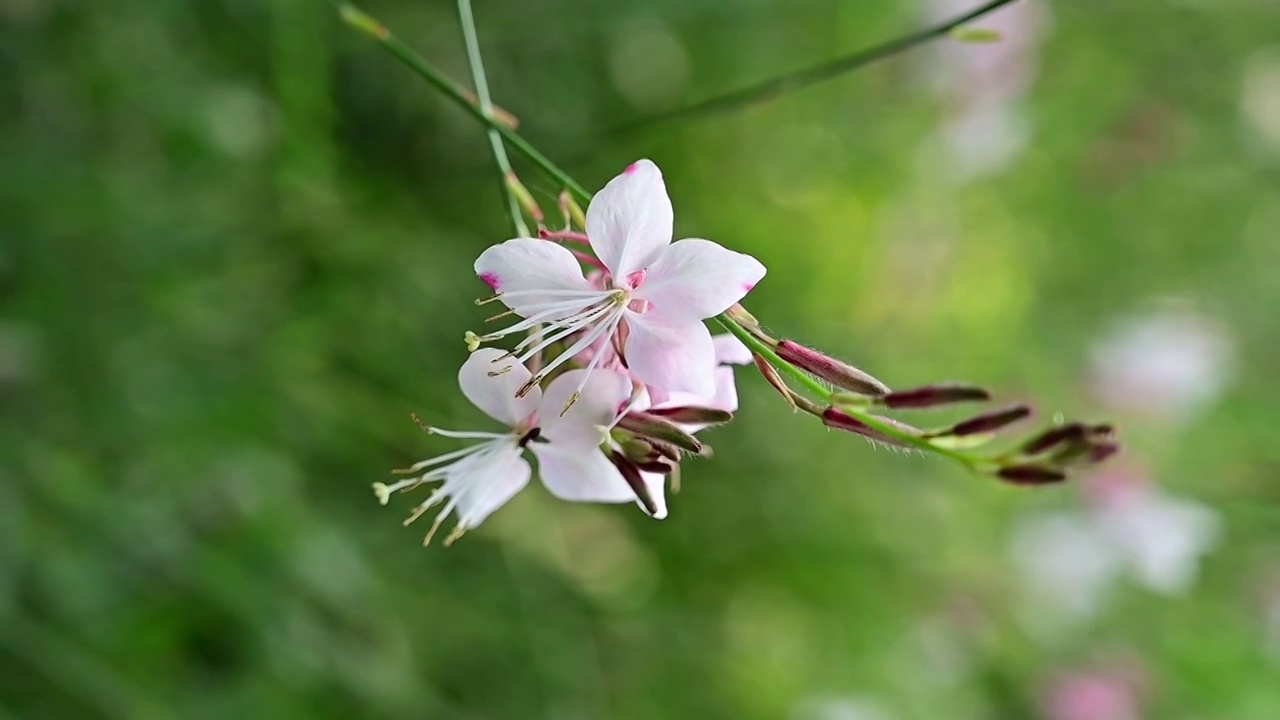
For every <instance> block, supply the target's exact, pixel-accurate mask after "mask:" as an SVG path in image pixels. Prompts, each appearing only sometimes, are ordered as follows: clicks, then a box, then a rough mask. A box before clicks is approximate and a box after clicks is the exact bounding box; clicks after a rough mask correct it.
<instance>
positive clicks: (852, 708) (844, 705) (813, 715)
mask: <svg viewBox="0 0 1280 720" xmlns="http://www.w3.org/2000/svg"><path fill="white" fill-rule="evenodd" d="M790 716H791V718H792V720H890V718H892V717H893V716H892V715H890V714H889V713H888V711H886V710H885V709H884V708H883V707H881V705H880V704H879V703H877V702H875V701H873V700H870V699H868V698H865V697H860V696H856V695H811V696H809V697H806V698H804V699H803V700H801V701H800V702H799V703H798V704H797V705H796V707H795V709H794V710H793V711H792V712H791V713H790Z"/></svg>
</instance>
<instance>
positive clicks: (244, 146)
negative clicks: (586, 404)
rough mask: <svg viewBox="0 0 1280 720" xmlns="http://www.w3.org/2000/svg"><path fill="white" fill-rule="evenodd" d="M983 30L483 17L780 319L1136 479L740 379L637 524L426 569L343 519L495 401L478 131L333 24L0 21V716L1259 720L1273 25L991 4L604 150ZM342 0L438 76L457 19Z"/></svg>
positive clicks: (1274, 194) (364, 526)
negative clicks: (1018, 476) (916, 427)
mask: <svg viewBox="0 0 1280 720" xmlns="http://www.w3.org/2000/svg"><path fill="white" fill-rule="evenodd" d="M970 4H975V5H976V4H977V2H976V0H970V2H967V3H966V2H960V1H959V0H955V1H950V0H947V1H944V0H933V1H932V2H928V3H926V2H924V0H914V1H911V2H906V1H900V2H868V3H837V2H831V1H820V0H795V1H792V2H781V1H778V0H742V1H740V2H720V1H714V0H680V1H679V2H677V1H676V0H659V1H656V2H642V1H641V0H618V1H617V2H594V3H592V2H586V1H585V0H542V1H541V2H536V3H528V2H515V1H514V0H481V1H479V2H477V3H476V5H477V7H476V15H477V23H478V26H479V31H480V36H481V39H482V44H483V47H484V51H485V54H486V60H487V63H488V70H489V75H490V78H491V84H492V88H493V92H494V95H495V98H496V99H497V102H498V103H499V104H500V105H502V106H504V107H505V108H507V109H509V110H511V111H512V112H514V113H515V114H517V115H518V116H519V117H520V119H521V121H522V126H521V132H522V133H523V134H524V135H525V136H526V137H528V138H530V139H531V140H532V141H533V142H534V143H535V144H536V145H538V146H539V147H540V148H542V149H543V150H544V151H545V152H547V153H548V154H549V155H550V156H551V157H553V158H556V159H563V160H565V162H566V163H569V164H570V170H571V171H572V172H573V173H574V175H575V176H576V177H577V178H578V179H579V180H580V181H581V182H582V183H583V184H584V185H586V186H587V187H588V188H592V189H594V188H598V187H599V186H600V185H601V184H603V182H605V181H606V180H607V179H608V178H610V177H612V176H613V175H614V174H616V173H617V172H618V171H619V170H620V169H621V168H622V167H623V166H625V165H626V164H627V163H629V162H631V161H632V160H634V159H636V158H638V157H650V158H652V159H654V160H655V161H656V162H657V163H658V164H659V165H660V166H661V167H662V168H663V170H664V172H665V175H666V179H667V184H668V188H669V190H670V192H671V195H672V197H673V200H674V203H675V208H676V225H677V235H697V236H700V237H707V238H711V239H715V240H717V241H719V242H721V243H723V244H725V245H728V246H730V247H734V248H736V249H739V250H743V251H745V252H750V253H752V254H754V255H755V256H756V257H758V258H760V259H761V260H762V261H763V262H764V263H765V264H766V265H767V266H768V268H769V275H768V277H767V278H766V279H765V280H764V282H762V283H761V284H760V286H759V287H758V288H757V289H756V291H755V292H754V293H753V294H752V296H751V297H750V298H749V300H750V302H749V307H750V308H751V309H752V311H753V312H754V313H756V314H757V315H758V316H759V317H760V318H761V319H762V320H763V321H764V322H765V323H766V324H767V325H769V326H771V327H772V328H773V329H774V330H776V331H777V332H779V333H781V334H784V335H787V336H791V337H794V338H797V339H800V340H802V341H807V342H809V343H810V344H812V345H815V346H817V347H819V348H822V349H824V350H827V351H830V352H832V353H835V354H837V355H840V356H842V357H845V358H848V359H849V360H851V361H852V362H855V363H857V364H858V365H859V366H861V367H864V368H865V369H867V370H868V371H870V372H873V373H875V374H876V375H878V376H880V377H882V378H883V379H885V380H886V381H888V382H889V383H891V384H894V385H911V384H920V383H924V382H928V381H933V380H941V379H952V378H954V379H966V380H972V381H976V382H979V383H983V384H985V385H988V386H990V387H993V388H996V389H997V391H998V394H999V395H1000V397H1002V398H1006V399H1032V400H1034V401H1035V402H1036V403H1037V404H1038V406H1039V408H1040V410H1041V415H1040V418H1041V420H1042V421H1048V420H1051V419H1052V418H1054V417H1055V416H1056V415H1057V414H1058V413H1063V414H1065V415H1067V416H1072V417H1074V416H1081V417H1084V418H1087V419H1099V420H1101V419H1109V420H1113V421H1115V422H1117V423H1118V424H1119V425H1120V426H1121V432H1122V436H1123V439H1124V441H1125V443H1126V452H1125V455H1124V456H1123V457H1121V458H1119V459H1117V460H1116V461H1114V462H1113V463H1112V464H1111V465H1110V466H1109V467H1108V468H1107V469H1106V470H1105V471H1104V472H1101V473H1098V474H1096V475H1095V476H1093V477H1090V478H1084V479H1082V480H1080V481H1079V482H1076V483H1074V484H1073V485H1071V486H1068V487H1060V488H1056V489H1051V490H1043V491H1036V492H1028V491H1020V490H1017V489H1013V488H1008V487H1004V486H1000V485H997V484H995V483H993V482H990V481H987V480H983V479H981V478H974V477H969V476H967V475H965V474H964V473H962V472H960V471H959V470H957V469H956V468H955V467H953V466H951V465H948V464H945V463H943V462H941V461H938V460H935V459H932V458H922V457H916V456H910V455H903V454H898V453H893V452H887V451H885V450H882V449H881V450H878V449H875V448H872V447H871V446H869V445H866V444H864V443H861V442H859V441H858V440H857V439H856V438H854V437H852V436H847V435H839V434H836V433H831V432H827V431H825V430H823V429H822V428H820V427H818V426H816V424H815V423H813V422H810V421H809V419H808V418H805V417H803V416H795V415H792V414H790V413H789V412H788V411H787V409H786V408H785V407H784V405H783V404H782V403H781V402H780V401H779V399H778V398H777V397H776V396H775V395H773V394H772V392H771V391H770V390H769V389H768V388H767V386H766V385H765V384H764V383H763V382H761V381H760V379H759V378H758V377H755V376H754V375H753V374H752V372H750V371H749V369H743V370H741V371H740V372H739V381H740V392H741V396H742V409H741V412H740V415H739V418H738V420H737V421H735V422H734V423H733V424H732V425H730V426H728V427H725V428H721V429H717V430H713V431H710V432H708V433H707V435H706V439H707V440H708V441H709V442H711V443H712V444H713V445H714V446H715V448H716V451H717V454H716V457H715V459H714V460H712V461H699V462H692V463H687V464H686V467H685V472H684V483H683V485H684V487H683V490H682V492H681V493H680V494H679V495H677V496H674V497H673V498H672V499H671V516H670V518H669V519H667V520H665V521H663V522H655V521H652V520H650V519H648V518H646V517H645V516H644V515H643V514H642V513H641V512H640V511H639V510H637V509H636V508H635V507H631V506H587V505H574V504H569V503H563V502H558V501H554V500H553V499H551V498H550V497H549V496H548V494H547V493H546V491H545V490H544V489H543V488H542V487H541V486H539V485H538V484H537V483H534V484H533V485H531V486H530V488H529V489H528V490H527V491H525V492H524V493H522V494H521V495H520V496H519V497H518V498H517V499H516V500H515V501H513V502H512V503H511V504H510V505H508V506H507V507H505V508H504V509H502V510H500V511H499V512H498V513H496V514H495V515H494V516H493V517H492V518H491V519H490V520H489V521H487V522H486V523H485V525H484V526H483V527H482V528H481V529H479V530H478V531H476V532H473V533H469V534H468V536H467V537H466V538H464V539H463V540H462V541H460V542H459V543H457V544H455V545H454V546H453V547H451V548H449V549H444V548H442V547H439V546H433V547H432V548H429V549H423V548H422V547H421V546H420V538H421V534H422V532H424V531H425V530H426V527H425V526H414V527H413V528H411V529H404V528H402V527H401V526H400V520H401V519H402V517H403V516H404V514H406V513H407V512H408V509H409V507H410V505H411V504H412V503H411V502H410V499H409V498H398V500H399V502H398V503H393V506H392V507H388V508H382V507H379V506H378V505H377V503H376V502H375V499H374V497H373V495H372V492H371V491H370V487H369V486H370V483H371V482H374V481H378V480H384V479H386V478H387V477H388V475H387V469H389V468H392V467H399V466H403V465H405V464H407V463H410V462H413V461H415V460H418V459H421V458H424V457H427V456H430V455H433V454H437V453H439V452H442V451H444V450H446V449H449V448H451V447H453V446H452V445H450V444H449V441H447V440H444V439H441V438H430V437H425V436H424V435H422V433H420V432H419V431H418V429H417V428H416V427H414V425H413V423H412V422H410V420H409V417H408V414H409V412H410V411H416V412H417V413H418V414H419V415H421V416H423V417H424V419H427V421H428V422H432V423H439V424H441V425H443V426H445V427H478V426H479V424H480V423H482V422H484V421H485V419H484V418H482V417H481V416H480V415H479V413H478V412H476V411H475V410H474V409H473V408H471V407H470V406H469V405H468V404H467V403H466V401H465V400H464V399H463V398H462V397H461V395H460V394H459V392H458V390H457V387H456V384H455V381H454V376H455V372H456V369H457V367H458V365H459V364H460V362H461V360H462V359H463V357H464V353H465V349H464V347H463V343H462V340H461V338H462V335H463V332H464V331H465V330H466V329H469V328H477V327H478V326H479V325H480V323H481V319H482V318H483V317H484V316H485V315H486V314H487V313H485V312H483V311H482V310H481V309H479V308H476V307H475V306H474V305H473V304H472V299H473V298H474V297H477V296H479V295H481V294H483V292H484V291H485V288H484V287H483V286H482V285H481V284H480V283H478V282H477V281H476V280H475V278H474V277H473V276H472V274H471V272H470V264H471V262H472V260H473V259H474V257H475V256H476V255H477V254H478V253H479V252H480V251H481V250H482V249H483V248H484V247H486V246H487V245H488V244H491V243H494V242H497V241H500V240H503V239H505V238H506V237H507V235H508V233H509V230H508V220H507V219H506V217H505V215H504V213H503V207H502V204H501V203H500V202H499V195H498V191H497V187H496V182H495V179H494V174H493V170H492V167H491V164H490V160H489V156H488V152H487V145H486V143H485V139H484V136H483V133H482V132H481V131H480V130H479V129H478V128H477V127H476V126H475V125H474V124H473V122H472V121H471V119H470V118H468V117H466V116H465V115H464V114H463V113H461V112H459V111H458V110H457V109H456V108H453V107H451V106H449V105H448V104H447V103H446V102H445V101H443V100H442V99H441V98H440V97H438V96H437V95H436V94H435V93H433V92H432V91H431V90H430V89H429V88H427V87H426V86H425V85H424V84H423V83H422V82H421V81H420V80H419V79H418V78H416V77H414V76H413V75H411V74H410V73H409V72H407V71H406V70H405V69H404V68H403V67H401V66H400V65H398V64H397V63H395V62H394V61H393V60H392V59H391V58H389V57H387V56H386V55H384V54H383V53H382V52H381V51H380V50H379V49H378V48H377V47H376V46H374V45H372V44H370V43H369V42H367V41H366V40H365V39H363V38H361V37H359V36H357V35H356V34H354V33H353V32H351V31H349V30H347V29H346V28H343V27H341V26H340V23H338V22H337V20H336V19H335V17H334V15H333V13H332V11H331V9H330V8H329V7H328V6H327V5H326V4H325V3H323V2H319V1H318V0H268V1H260V0H201V1H200V2H180V1H179V0H151V1H149V2H136V3H125V2H113V1H111V0H107V1H105V2H92V3H90V2H82V1H77V0H0V107H2V108H3V110H2V111H0V122H2V123H3V124H2V133H0V297H2V298H3V307H2V310H0V397H2V398H3V408H4V414H3V417H4V433H3V439H2V443H3V444H2V447H3V458H4V461H3V464H2V465H0V718H81V717H84V718H93V717H103V718H177V717H181V718H226V717H235V716H241V717H299V718H339V717H342V718H346V717H370V718H382V717H387V718H390V717H397V718H404V717H422V718H564V719H567V720H576V719H578V718H664V717H675V718H683V717H708V718H793V719H795V720H895V719H905V718H1002V719H1003V718H1008V719H1018V718H1047V719H1048V720H1131V719H1135V718H1161V719H1162V720H1163V719H1170V720H1177V719H1181V718H1188V719H1190V718H1195V719H1206V720H1207V719H1228V718H1229V719H1232V720H1253V719H1256V720H1274V718H1277V717H1280V680H1278V678H1280V483H1277V477H1276V476H1277V474H1278V473H1280V449H1278V448H1280V417H1278V413H1277V410H1276V407H1277V406H1280V380H1278V379H1277V374H1276V371H1275V367H1276V366H1275V363H1276V362H1277V359H1280V322H1277V320H1276V311H1277V308H1280V270H1277V267H1278V266H1280V34H1278V33H1277V30H1280V5H1278V4H1277V3H1275V2H1269V1H1267V0H1229V1H1225V2H1217V3H1208V2H1193V1H1191V0H1183V1H1177V2H1175V1H1173V0H1130V1H1129V2H1126V3H1103V2H1084V3H1068V2H1061V1H1058V2H1052V3H1050V2H1047V1H1045V0H1023V1H1022V2H1018V3H1014V5H1012V6H1011V7H1010V8H1009V9H1007V10H1005V11H1002V12H1001V14H1000V15H998V16H993V17H992V18H990V19H988V20H986V21H983V22H981V23H978V25H979V26H981V27H990V28H995V29H998V30H1000V31H1001V32H1002V33H1003V35H1004V40H1003V41H1002V42H1000V43H995V44H989V45H973V44H961V43H958V42H956V41H950V40H949V41H943V42H940V43H937V44H934V45H931V46H929V47H926V48H924V49H922V50H919V51H917V52H914V53H911V54H909V55H906V56H902V57H899V58H896V59H894V60H892V61H889V62H886V63H883V64H879V65H877V66H875V67H873V68H869V69H866V70H863V71H860V72H857V73H855V74H852V75H849V76H846V77H843V78H840V79H838V80H835V81H833V82H830V83H826V84H824V85H821V86H818V87H814V88H810V89H807V90H804V91H800V92H796V93H793V94H790V95H788V96H786V97H783V98H781V99H779V100H777V101H775V102H772V103H769V104H766V105H761V106H758V107H752V108H748V109H743V110H740V111H736V112H733V113H729V114H726V115H722V116H717V117H713V118H704V119H698V120H691V121H685V122H679V123H672V124H667V125H662V126H658V127H653V128H651V129H647V130H640V131H638V132H635V133H631V134H626V135H621V134H618V133H616V132H612V131H611V130H610V128H616V127H618V126H621V125H624V124H626V123H630V122H633V121H636V120H637V119H640V118H644V117H648V116H652V115H654V114H656V113H659V112H662V111H663V110H669V109H671V108H674V107H677V106H679V105H681V104H684V103H688V102H693V101H695V100H698V99H702V98H706V97H710V96H713V95H715V94H717V93H720V92H724V91H727V90H729V89H733V88H737V87H742V86H744V85H746V84H749V83H751V82H753V81H756V80H759V79H762V78H765V77H769V76H772V75H775V74H778V73H782V72H786V71H789V70H794V69H798V68H802V67H805V66H807V65H810V64H812V63H815V62H819V61H822V60H826V59H829V58H833V57H836V56H838V55H841V54H843V53H848V52H850V51H852V50H854V49H857V48H860V47H864V46H867V45H870V44H873V43H875V42H878V41H881V40H884V39H887V38H888V37H891V36H893V35H896V34H899V33H901V32H903V31H905V30H908V29H911V28H915V27H919V26H922V25H923V24H925V23H927V22H928V21H930V20H931V19H936V18H938V17H945V16H947V15H950V14H955V13H958V12H959V11H962V10H964V9H967V7H968V6H969V5H970ZM366 9H367V10H369V11H370V12H371V13H372V14H374V15H376V16H378V17H379V18H381V19H382V20H383V21H384V22H386V23H387V24H388V25H389V26H390V27H391V28H392V29H393V30H395V31H396V32H397V34H398V35H400V36H401V37H402V38H404V39H405V40H406V41H407V42H408V43H410V44H411V45H413V46H414V47H415V48H417V49H419V50H420V51H421V52H422V53H423V54H424V55H426V56H427V57H428V58H430V59H431V60H432V61H433V62H436V63H438V64H439V65H440V66H442V67H444V68H446V69H447V70H448V71H449V72H450V73H451V74H452V75H453V76H454V77H455V78H458V79H459V80H465V79H466V78H467V77H468V74H467V69H466V62H465V57H464V55H463V52H462V47H461V36H460V32H459V29H458V25H457V21H456V15H455V12H456V8H455V6H454V5H453V4H452V3H449V2H444V1H428V0H377V1H371V2H369V3H368V5H367V6H366ZM468 84H469V83H468ZM516 162H517V165H518V166H519V168H520V170H521V172H522V175H523V177H524V178H525V179H526V181H527V183H528V184H529V185H530V186H531V187H532V188H533V189H534V191H535V192H536V193H537V194H538V195H539V197H540V198H542V199H543V200H544V201H545V202H546V206H547V207H548V208H552V207H554V204H553V203H552V202H551V200H550V199H551V198H552V197H554V195H555V193H557V192H558V191H559V188H558V187H556V186H554V185H553V184H551V183H550V182H549V181H547V180H545V179H542V178H541V177H540V176H539V175H538V174H537V172H536V170H535V169H534V168H532V167H529V166H527V165H524V164H522V163H521V161H520V160H519V159H517V161H516ZM414 502H416V501H414Z"/></svg>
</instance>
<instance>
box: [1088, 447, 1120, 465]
mask: <svg viewBox="0 0 1280 720" xmlns="http://www.w3.org/2000/svg"><path fill="white" fill-rule="evenodd" d="M1118 452H1120V446H1119V445H1118V444H1116V443H1113V442H1107V443H1100V444H1098V445H1094V446H1093V447H1091V448H1089V454H1088V456H1087V457H1088V459H1089V462H1090V463H1091V464H1094V465H1096V464H1098V463H1100V462H1102V461H1103V460H1106V459H1107V458H1109V457H1111V456H1112V455H1115V454H1116V453H1118Z"/></svg>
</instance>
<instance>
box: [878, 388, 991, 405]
mask: <svg viewBox="0 0 1280 720" xmlns="http://www.w3.org/2000/svg"><path fill="white" fill-rule="evenodd" d="M990 399H991V393H989V392H987V391H986V390H983V389H982V388H980V387H975V386H973V385H960V384H958V383H938V384H936V385H925V386H924V387H918V388H914V389H911V390H898V391H895V392H891V393H889V394H888V395H885V396H884V397H883V398H880V402H882V403H883V404H884V405H885V406H886V407H890V408H895V409H896V408H927V407H936V406H938V405H950V404H952V403H960V402H974V401H978V402H980V401H984V400H990Z"/></svg>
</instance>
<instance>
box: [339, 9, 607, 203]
mask: <svg viewBox="0 0 1280 720" xmlns="http://www.w3.org/2000/svg"><path fill="white" fill-rule="evenodd" d="M331 2H332V4H333V5H334V7H336V8H337V9H338V14H339V15H341V17H342V20H343V22H345V23H346V24H347V25H349V26H351V27H352V28H354V29H356V30H359V31H360V32H361V33H363V34H364V35H365V36H366V37H368V38H369V39H371V40H373V41H374V42H376V43H378V44H379V45H380V46H382V49H383V50H386V51H387V52H388V53H390V54H391V56H392V57H394V58H396V59H397V60H399V61H400V62H402V63H404V64H405V65H406V66H407V67H408V68H409V69H410V70H412V71H413V72H414V73H416V74H417V75H418V76H420V77H421V78H422V79H424V80H426V81H427V82H428V83H430V84H431V85H432V86H433V87H435V88H436V89H437V90H439V91H440V92H442V93H444V95H445V97H447V98H449V99H450V100H452V101H453V102H454V104H455V105H457V106H458V107H460V108H462V109H463V110H465V111H467V112H468V113H469V114H470V115H471V116H472V117H474V118H475V119H477V120H479V121H480V122H481V123H483V124H485V125H486V126H488V127H489V128H490V129H492V130H495V131H497V133H498V134H499V135H500V136H502V139H503V140H505V141H506V142H507V143H509V144H510V145H511V147H513V148H515V149H516V150H517V151H519V152H520V154H521V155H524V156H525V157H527V158H529V161H530V162H532V163H533V164H534V165H537V166H538V167H539V168H541V169H542V171H543V172H545V173H546V174H548V175H550V176H551V177H552V178H554V179H555V180H556V182H558V183H560V184H561V185H563V186H564V187H565V189H567V190H568V191H569V192H570V193H571V194H572V195H573V196H574V198H576V199H577V200H578V201H579V202H584V203H585V202H589V201H590V200H591V194H590V193H588V192H587V191H586V190H584V189H583V188H582V186H581V185H579V184H578V183H577V182H576V181H575V180H574V179H573V178H571V177H569V174H568V173H566V172H565V171H563V170H561V169H560V168H559V167H557V166H556V164H555V163H553V162H551V161H550V160H549V159H547V156H545V155H543V154H542V153H540V152H538V149H537V148H535V147H534V146H532V145H530V144H529V142H528V141H527V140H525V139H524V138H522V137H520V135H518V134H517V133H516V132H515V131H514V130H512V129H511V128H509V127H507V126H506V125H503V124H502V123H501V122H499V121H498V120H496V119H494V118H493V117H490V116H488V115H486V114H485V113H484V112H483V111H481V110H480V108H479V107H478V106H477V105H476V104H475V103H473V102H471V100H470V98H469V97H468V93H467V91H466V89H464V88H463V87H462V86H460V85H458V84H457V83H455V82H454V81H452V80H450V79H449V78H448V77H447V76H446V75H445V74H444V73H442V72H440V71H439V70H437V69H436V68H435V66H433V65H432V64H431V63H429V62H427V61H426V59H425V58H423V57H422V56H421V55H419V54H418V53H416V52H414V50H413V48H411V47H409V46H408V45H406V44H404V42H403V41H401V40H400V39H399V38H397V37H396V36H395V35H392V34H391V31H390V30H388V29H387V26H386V25H383V24H382V23H381V22H378V20H376V19H375V18H373V17H371V16H370V15H368V14H366V13H365V12H364V11H362V10H360V9H359V8H357V7H356V6H355V5H352V4H351V3H348V2H342V1H341V0H331Z"/></svg>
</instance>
